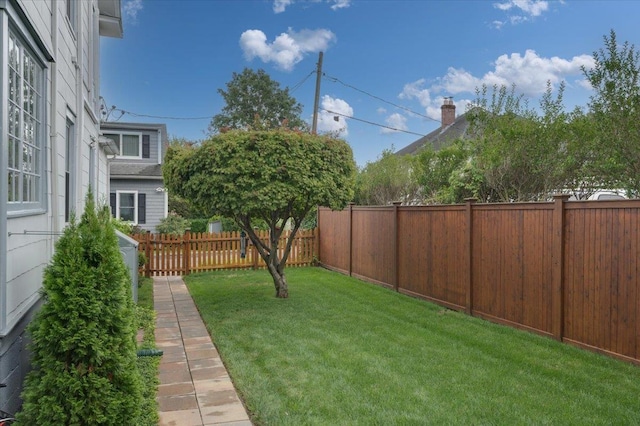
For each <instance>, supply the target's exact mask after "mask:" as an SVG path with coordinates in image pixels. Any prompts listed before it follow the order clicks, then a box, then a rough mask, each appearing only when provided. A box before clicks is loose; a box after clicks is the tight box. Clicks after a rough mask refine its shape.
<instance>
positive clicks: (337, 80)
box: [323, 74, 440, 123]
mask: <svg viewBox="0 0 640 426" xmlns="http://www.w3.org/2000/svg"><path fill="white" fill-rule="evenodd" d="M323 76H324V77H325V78H326V79H327V80H329V81H331V82H333V83H340V84H342V85H343V86H345V87H348V88H350V89H353V90H355V91H358V92H360V93H363V94H365V95H367V96H370V97H372V98H374V99H377V100H379V101H381V102H384V103H386V104H389V105H393V106H394V107H396V108H400V109H402V110H405V111H407V112H410V113H412V114H415V115H419V116H420V117H424V118H426V119H427V120H431V121H435V122H436V123H440V120H436V119H435V118H431V117H429V116H428V115H424V114H421V113H419V112H416V111H414V110H412V109H410V108H407V107H404V106H402V105H398V104H395V103H393V102H391V101H387V100H386V99H382V98H381V97H379V96H376V95H374V94H371V93H369V92H367V91H365V90H362V89H358V88H357V87H355V86H352V85H350V84H347V83H345V82H344V81H342V80H340V79H339V78H337V77H331V76H329V75H326V74H323Z"/></svg>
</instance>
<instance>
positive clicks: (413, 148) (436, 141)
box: [396, 113, 469, 155]
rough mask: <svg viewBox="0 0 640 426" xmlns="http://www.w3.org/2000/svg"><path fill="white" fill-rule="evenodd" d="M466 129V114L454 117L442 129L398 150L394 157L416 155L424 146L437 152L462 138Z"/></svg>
mask: <svg viewBox="0 0 640 426" xmlns="http://www.w3.org/2000/svg"><path fill="white" fill-rule="evenodd" d="M468 129H469V120H468V119H467V113H465V114H462V115H461V116H459V117H456V119H455V121H454V122H453V123H451V124H450V125H449V126H447V127H445V128H444V129H443V128H441V127H440V128H437V129H436V130H434V131H433V132H431V133H429V134H428V135H425V136H423V137H421V138H420V139H418V140H417V141H415V142H413V143H411V144H409V145H407V146H405V147H404V148H402V149H399V150H398V151H396V155H407V154H410V155H414V154H417V153H418V152H419V151H420V149H421V148H422V147H424V146H425V145H431V146H432V147H433V149H434V150H435V151H437V150H439V149H440V148H442V147H443V146H445V145H447V144H449V143H451V142H452V141H454V140H456V139H460V138H464V137H465V135H466V134H467V130H468Z"/></svg>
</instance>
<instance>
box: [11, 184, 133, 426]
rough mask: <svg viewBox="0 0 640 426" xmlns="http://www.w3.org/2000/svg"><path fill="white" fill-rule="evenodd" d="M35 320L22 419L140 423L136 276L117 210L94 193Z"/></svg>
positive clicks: (49, 272)
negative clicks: (102, 205) (113, 215)
mask: <svg viewBox="0 0 640 426" xmlns="http://www.w3.org/2000/svg"><path fill="white" fill-rule="evenodd" d="M42 293H43V296H44V304H43V306H42V309H41V310H40V311H39V313H38V315H37V316H36V318H35V320H34V321H33V322H32V323H31V325H30V326H29V332H30V335H31V340H32V343H31V350H32V366H33V370H32V371H31V372H30V373H29V374H28V375H27V378H26V381H25V388H24V391H23V394H22V396H23V400H24V404H23V410H22V411H21V412H20V413H19V414H18V421H19V423H20V424H22V425H29V426H35V425H58V424H59V425H135V424H137V418H138V415H139V410H140V408H139V407H140V400H141V390H142V389H141V380H140V374H139V371H138V369H137V368H136V340H135V339H136V324H135V313H134V304H133V299H132V296H131V280H130V278H129V274H128V272H127V269H126V266H125V264H124V262H123V259H122V255H121V254H120V250H119V248H118V240H117V238H116V235H115V232H114V229H113V225H112V222H111V220H110V215H109V211H108V210H106V209H103V210H101V211H99V212H96V206H95V203H94V201H93V197H92V195H91V193H89V194H88V195H87V198H86V208H85V211H84V214H83V215H82V218H81V220H80V223H77V222H76V220H75V219H72V220H71V223H70V224H69V226H68V227H67V228H66V230H65V232H64V234H63V235H62V237H60V239H59V240H58V242H57V243H56V250H55V254H54V256H53V260H52V262H51V264H50V265H49V266H48V267H47V268H46V270H45V273H44V284H43V289H42Z"/></svg>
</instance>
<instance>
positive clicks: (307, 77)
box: [289, 70, 316, 93]
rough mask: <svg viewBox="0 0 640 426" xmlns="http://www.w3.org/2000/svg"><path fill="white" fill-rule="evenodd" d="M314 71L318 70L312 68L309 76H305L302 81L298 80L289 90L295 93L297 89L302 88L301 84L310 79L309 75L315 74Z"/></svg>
mask: <svg viewBox="0 0 640 426" xmlns="http://www.w3.org/2000/svg"><path fill="white" fill-rule="evenodd" d="M314 72H316V70H311V72H309V74H307V76H306V77H305V78H303V79H302V80H301V81H300V82H298V83H297V84H295V85H294V86H293V87H292V88H291V89H289V92H290V93H293V92H295V91H296V90H298V89H299V88H300V86H302V85H303V84H304V83H305V82H306V81H307V80H308V79H309V77H311V76H312V75H313V73H314Z"/></svg>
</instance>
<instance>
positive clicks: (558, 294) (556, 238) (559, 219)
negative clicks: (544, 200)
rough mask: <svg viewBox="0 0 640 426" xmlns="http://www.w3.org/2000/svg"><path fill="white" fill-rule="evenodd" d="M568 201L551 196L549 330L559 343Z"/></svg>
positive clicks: (562, 319) (562, 313)
mask: <svg viewBox="0 0 640 426" xmlns="http://www.w3.org/2000/svg"><path fill="white" fill-rule="evenodd" d="M568 199H569V195H567V194H559V195H554V196H553V202H554V206H553V234H552V235H553V244H552V250H553V252H552V259H553V261H552V266H551V268H552V271H551V277H552V278H551V282H552V290H551V306H552V315H551V318H552V320H551V329H552V333H553V337H554V338H555V339H557V340H560V341H562V338H563V335H564V225H565V224H564V222H565V221H564V204H565V202H566V201H567V200H568Z"/></svg>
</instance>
